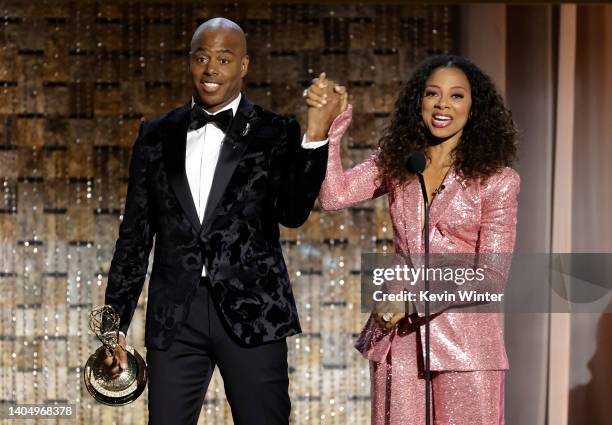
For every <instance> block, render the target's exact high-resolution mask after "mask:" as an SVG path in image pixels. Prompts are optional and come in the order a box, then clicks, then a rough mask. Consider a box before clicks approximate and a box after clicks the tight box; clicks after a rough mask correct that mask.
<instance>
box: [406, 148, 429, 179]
mask: <svg viewBox="0 0 612 425" xmlns="http://www.w3.org/2000/svg"><path fill="white" fill-rule="evenodd" d="M425 163H426V160H425V154H424V153H423V152H421V151H416V152H414V153H412V154H411V155H410V156H409V157H408V159H407V160H406V168H407V169H408V171H410V172H411V173H412V174H421V173H422V172H423V171H425Z"/></svg>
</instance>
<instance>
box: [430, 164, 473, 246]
mask: <svg viewBox="0 0 612 425" xmlns="http://www.w3.org/2000/svg"><path fill="white" fill-rule="evenodd" d="M442 184H443V185H444V189H443V190H442V191H441V192H440V193H438V194H437V195H436V196H435V198H434V199H433V202H432V203H431V207H430V209H429V232H430V233H429V235H430V236H429V237H430V238H431V235H432V233H433V231H434V229H435V227H436V225H437V224H438V222H439V221H440V219H441V218H442V217H443V216H444V213H445V212H446V210H447V209H448V207H449V205H450V203H451V201H452V200H453V199H454V198H455V196H456V195H457V193H459V191H460V190H462V189H463V187H464V185H465V182H464V181H463V179H461V178H460V177H459V176H458V175H457V173H456V172H455V167H451V168H450V170H448V174H447V175H446V177H445V178H444V181H443V182H442ZM421 202H422V201H421ZM430 240H431V239H430Z"/></svg>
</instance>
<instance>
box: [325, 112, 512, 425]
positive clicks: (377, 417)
mask: <svg viewBox="0 0 612 425" xmlns="http://www.w3.org/2000/svg"><path fill="white" fill-rule="evenodd" d="M351 120H352V107H351V105H349V107H348V109H347V110H346V111H345V112H343V113H342V114H340V115H339V116H338V117H337V118H336V120H335V121H334V123H333V124H332V126H331V128H330V132H329V157H328V163H327V173H326V177H325V181H324V182H323V186H322V188H321V192H320V194H319V201H320V204H321V206H322V208H323V209H325V210H338V209H342V208H347V207H350V206H352V205H355V204H358V203H360V202H364V201H367V200H371V199H374V198H376V197H378V196H381V195H383V194H387V195H388V200H389V213H390V216H391V221H392V223H393V235H394V249H395V251H396V252H398V253H402V254H410V253H423V252H424V238H423V237H422V233H421V229H422V221H421V220H422V218H421V217H422V215H423V212H422V209H423V201H422V197H421V189H420V186H419V183H418V181H417V179H414V180H413V181H411V182H410V183H408V184H407V185H404V186H403V187H400V186H394V187H390V188H387V187H383V186H382V185H381V182H380V180H379V179H378V177H379V173H378V168H377V166H376V156H377V154H378V153H377V152H375V153H374V154H373V155H372V156H371V157H370V158H369V159H368V160H366V161H365V162H363V163H361V164H359V165H357V166H355V167H353V168H351V169H349V170H343V168H342V162H341V158H340V142H341V139H342V136H343V135H344V133H345V132H346V130H347V128H348V127H349V125H350V123H351ZM443 187H444V189H443V190H441V191H440V192H439V193H438V194H437V196H436V198H435V199H434V201H433V202H432V204H431V208H430V234H429V238H430V252H431V253H476V252H478V253H511V252H512V251H513V249H514V242H515V235H516V216H517V195H518V192H519V187H520V177H519V175H518V173H517V172H516V171H514V170H513V169H511V168H508V167H506V168H503V169H502V170H501V171H500V172H498V173H496V174H494V175H493V176H491V177H489V178H488V179H487V180H485V181H484V182H470V183H469V184H468V182H466V181H465V180H464V179H462V178H461V177H460V176H459V175H458V174H457V173H456V170H455V169H454V168H453V167H451V169H450V170H449V172H448V173H447V175H446V177H445V179H444V182H443ZM496 273H497V276H495V279H497V280H498V281H499V282H500V284H502V285H503V283H504V282H505V278H506V273H507V268H504V267H501V268H498V269H497V270H496ZM421 323H422V321H421V320H420V318H419V317H418V316H411V317H410V318H407V319H405V320H403V321H401V322H400V324H399V325H398V326H396V327H395V328H394V329H392V330H391V331H388V332H384V331H382V330H381V329H380V328H379V327H378V325H377V324H376V322H375V321H374V320H373V319H372V318H370V319H369V320H368V321H367V323H366V324H365V326H364V328H363V330H362V332H361V334H360V336H359V338H358V340H357V342H356V344H355V346H356V348H357V349H358V350H359V351H360V352H361V353H362V355H363V356H364V357H365V358H367V359H368V360H370V361H371V372H372V375H371V378H372V422H373V423H374V424H376V425H383V424H390V425H399V424H412V423H414V424H422V423H423V422H424V418H421V417H420V416H419V415H421V414H423V415H424V412H423V410H424V409H423V406H424V380H423V379H422V377H419V375H420V374H421V375H422V369H423V357H424V352H423V349H424V347H423V344H421V343H420V341H422V340H424V326H422V325H421ZM430 342H431V369H432V371H434V374H433V382H432V386H433V398H432V400H433V404H434V406H433V409H434V412H433V414H434V416H433V417H434V421H435V423H436V424H451V423H455V424H470V425H472V424H487V425H490V424H503V421H504V419H503V381H504V374H505V372H504V371H505V369H507V368H508V366H509V365H508V359H507V356H506V351H505V347H504V338H503V332H502V326H501V318H500V317H499V315H498V314H496V313H441V314H438V315H436V316H435V317H433V318H432V320H431V339H430Z"/></svg>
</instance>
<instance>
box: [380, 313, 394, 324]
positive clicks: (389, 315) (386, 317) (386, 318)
mask: <svg viewBox="0 0 612 425" xmlns="http://www.w3.org/2000/svg"><path fill="white" fill-rule="evenodd" d="M382 319H383V320H384V321H385V322H390V321H391V319H393V313H391V312H389V311H388V312H386V313H385V314H383V315H382Z"/></svg>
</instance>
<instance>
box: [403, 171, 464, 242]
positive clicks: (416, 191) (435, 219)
mask: <svg viewBox="0 0 612 425" xmlns="http://www.w3.org/2000/svg"><path fill="white" fill-rule="evenodd" d="M442 184H443V185H444V190H442V191H441V192H440V193H438V194H437V195H436V196H435V198H434V200H433V202H432V203H431V205H430V208H429V238H430V239H429V240H430V242H431V237H432V235H433V233H434V230H435V228H436V225H437V224H438V223H439V222H440V220H441V219H442V218H443V217H444V213H445V212H446V210H447V209H448V207H449V205H450V203H451V201H452V200H453V199H454V198H455V196H456V195H457V193H459V191H460V190H461V189H462V188H463V187H464V186H465V183H464V182H463V180H462V179H461V178H460V177H459V176H458V175H457V174H456V172H455V168H454V167H451V168H450V169H449V171H448V174H447V175H446V177H445V178H444V181H443V182H442ZM405 196H406V201H405V202H404V205H406V206H407V208H411V209H412V211H409V212H408V214H407V217H414V218H412V219H411V220H417V221H418V231H417V232H414V233H411V234H410V235H406V239H407V242H408V247H409V249H410V252H413V253H422V252H423V253H424V252H425V245H424V241H425V239H424V237H423V236H424V235H423V232H424V230H425V229H424V228H423V226H424V225H425V223H424V221H423V217H424V216H423V208H424V207H425V206H424V202H423V195H422V194H421V185H420V184H419V179H418V178H414V179H413V180H412V181H411V182H410V183H409V184H408V186H407V187H406V191H405ZM406 228H410V227H409V226H406Z"/></svg>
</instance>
